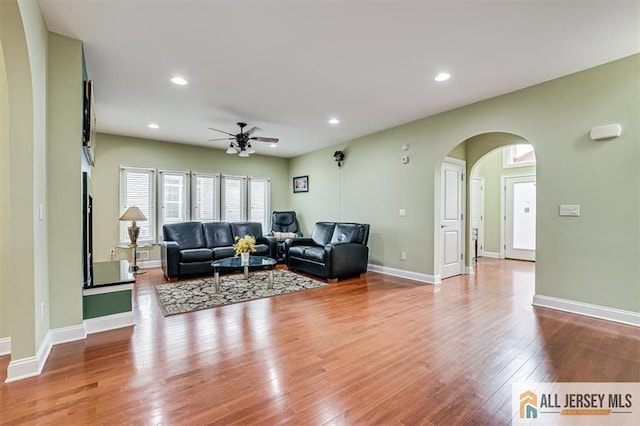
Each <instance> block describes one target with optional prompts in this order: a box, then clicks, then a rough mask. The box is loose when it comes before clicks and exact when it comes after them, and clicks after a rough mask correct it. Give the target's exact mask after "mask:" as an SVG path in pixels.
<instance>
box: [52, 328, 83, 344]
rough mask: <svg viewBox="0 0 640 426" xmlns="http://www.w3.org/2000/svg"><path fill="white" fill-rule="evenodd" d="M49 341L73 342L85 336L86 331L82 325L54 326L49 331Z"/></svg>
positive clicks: (55, 342)
mask: <svg viewBox="0 0 640 426" xmlns="http://www.w3.org/2000/svg"><path fill="white" fill-rule="evenodd" d="M50 333H51V342H52V343H53V344H54V345H59V344H61V343H69V342H75V341H77V340H84V339H86V338H87V333H86V331H85V329H84V327H83V326H82V325H72V326H71V327H62V328H56V329H53V330H51V331H50Z"/></svg>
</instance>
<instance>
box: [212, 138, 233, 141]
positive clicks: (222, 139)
mask: <svg viewBox="0 0 640 426" xmlns="http://www.w3.org/2000/svg"><path fill="white" fill-rule="evenodd" d="M234 140H236V138H218V139H209V142H213V141H234Z"/></svg>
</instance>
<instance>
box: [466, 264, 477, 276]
mask: <svg viewBox="0 0 640 426" xmlns="http://www.w3.org/2000/svg"><path fill="white" fill-rule="evenodd" d="M475 273H476V270H475V268H474V267H473V266H465V267H464V274H465V275H473V274H475Z"/></svg>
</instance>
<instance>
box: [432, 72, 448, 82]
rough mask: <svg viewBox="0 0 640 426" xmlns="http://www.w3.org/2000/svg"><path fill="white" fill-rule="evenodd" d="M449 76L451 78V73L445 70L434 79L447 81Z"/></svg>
mask: <svg viewBox="0 0 640 426" xmlns="http://www.w3.org/2000/svg"><path fill="white" fill-rule="evenodd" d="M450 78H451V74H449V73H447V72H441V73H440V74H438V75H436V76H435V77H434V80H435V81H438V82H440V81H447V80H449V79H450Z"/></svg>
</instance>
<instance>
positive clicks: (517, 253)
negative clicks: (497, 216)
mask: <svg viewBox="0 0 640 426" xmlns="http://www.w3.org/2000/svg"><path fill="white" fill-rule="evenodd" d="M504 217H505V244H504V249H505V257H506V258H507V259H519V260H531V261H534V260H536V177H535V176H519V177H505V215H504Z"/></svg>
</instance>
